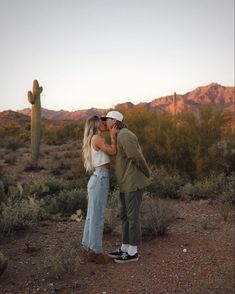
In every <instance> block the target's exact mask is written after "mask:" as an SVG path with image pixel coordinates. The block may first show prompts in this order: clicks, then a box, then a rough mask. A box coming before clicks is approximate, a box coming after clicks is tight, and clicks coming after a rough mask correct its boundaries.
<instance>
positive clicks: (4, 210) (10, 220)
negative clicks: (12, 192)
mask: <svg viewBox="0 0 235 294" xmlns="http://www.w3.org/2000/svg"><path fill="white" fill-rule="evenodd" d="M41 215H42V207H41V205H40V202H39V201H38V200H36V199H35V198H33V197H29V198H27V199H23V200H18V201H15V199H11V198H8V199H7V201H6V202H2V203H1V206H0V232H1V233H2V234H4V235H11V234H14V233H16V232H18V231H22V230H31V229H34V228H35V227H36V225H37V223H38V221H39V219H40V218H41Z"/></svg>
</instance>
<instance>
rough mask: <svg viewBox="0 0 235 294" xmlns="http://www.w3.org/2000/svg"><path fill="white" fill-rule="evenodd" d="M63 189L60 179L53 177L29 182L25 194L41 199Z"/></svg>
mask: <svg viewBox="0 0 235 294" xmlns="http://www.w3.org/2000/svg"><path fill="white" fill-rule="evenodd" d="M61 189H63V183H61V181H60V179H57V178H55V177H53V176H47V177H42V178H40V179H38V180H36V181H35V182H31V183H30V184H29V185H28V186H27V188H26V193H28V194H30V195H35V196H37V197H43V196H45V195H52V194H54V193H57V192H58V191H60V190H61Z"/></svg>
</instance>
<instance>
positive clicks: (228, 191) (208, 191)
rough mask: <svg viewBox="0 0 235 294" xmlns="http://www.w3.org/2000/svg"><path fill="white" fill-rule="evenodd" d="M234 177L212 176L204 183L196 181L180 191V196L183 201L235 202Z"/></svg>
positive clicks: (203, 181)
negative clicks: (219, 200)
mask: <svg viewBox="0 0 235 294" xmlns="http://www.w3.org/2000/svg"><path fill="white" fill-rule="evenodd" d="M234 184H235V177H234V175H231V176H226V175H225V174H220V175H211V176H209V177H207V178H205V179H204V180H202V181H196V182H195V183H194V184H192V183H186V184H185V185H184V186H183V187H181V188H180V189H179V191H178V196H179V197H181V198H183V199H191V200H199V199H211V200H218V199H221V200H222V199H224V201H226V202H229V203H233V202H234Z"/></svg>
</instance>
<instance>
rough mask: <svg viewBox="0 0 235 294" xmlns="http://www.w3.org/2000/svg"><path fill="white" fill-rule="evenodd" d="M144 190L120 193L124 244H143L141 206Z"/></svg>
mask: <svg viewBox="0 0 235 294" xmlns="http://www.w3.org/2000/svg"><path fill="white" fill-rule="evenodd" d="M142 196H143V190H137V191H133V192H128V193H120V200H121V220H122V243H123V244H129V245H133V246H137V245H139V244H140V243H141V237H142V235H141V223H140V215H139V212H140V205H141V202H142Z"/></svg>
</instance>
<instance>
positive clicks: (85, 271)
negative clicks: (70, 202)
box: [0, 201, 234, 294]
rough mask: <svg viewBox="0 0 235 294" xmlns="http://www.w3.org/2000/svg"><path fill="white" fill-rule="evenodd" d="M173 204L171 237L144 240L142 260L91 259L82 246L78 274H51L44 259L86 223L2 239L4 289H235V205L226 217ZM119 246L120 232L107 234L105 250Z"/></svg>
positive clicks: (104, 293)
mask: <svg viewBox="0 0 235 294" xmlns="http://www.w3.org/2000/svg"><path fill="white" fill-rule="evenodd" d="M173 202H174V203H173V204H174V206H175V208H176V210H177V214H178V215H177V220H176V221H175V223H174V224H173V225H171V227H170V229H169V232H168V234H167V235H166V236H162V237H158V238H156V239H154V240H148V241H146V240H145V241H143V243H142V245H141V246H140V247H139V253H140V255H141V256H140V259H139V261H138V262H132V263H128V264H115V263H114V262H113V261H110V263H108V264H107V265H97V264H94V263H86V262H84V260H83V258H82V252H81V250H78V252H77V254H78V255H79V256H80V257H81V258H80V262H79V265H78V269H77V270H76V272H75V273H70V274H69V273H67V274H65V275H63V276H61V277H55V276H54V277H52V276H51V274H50V272H49V271H48V270H47V267H46V265H45V257H47V256H48V255H51V254H52V252H54V253H56V252H58V251H59V250H60V249H61V248H63V246H65V244H66V242H68V241H69V240H70V239H71V238H76V240H78V243H79V242H80V240H81V236H82V230H83V225H84V222H83V221H82V222H80V223H79V222H71V221H69V219H65V218H63V219H60V220H59V221H58V220H57V221H54V222H52V221H50V222H49V221H48V222H42V223H41V224H40V226H39V228H38V230H37V231H35V232H33V233H31V234H30V235H20V236H15V237H14V238H13V237H12V238H3V239H1V240H0V250H1V251H2V252H3V253H4V254H5V255H6V256H7V257H8V259H9V265H8V268H7V270H6V271H5V272H4V273H3V275H2V276H1V277H0V293H14V294H17V293H20V294H21V293H30V294H31V293H97V294H98V293H100V294H109V293H114V294H115V293H117V294H118V293H157V294H161V293H179V294H184V293H195V294H196V293H200V294H204V293H218V294H224V293H234V210H233V207H230V208H226V209H227V210H228V211H227V214H228V219H227V221H224V219H223V217H222V214H224V213H225V211H223V212H221V207H220V208H219V207H217V206H216V205H214V204H210V203H208V202H207V201H198V202H183V201H173ZM223 209H225V208H223ZM27 242H28V244H30V246H29V247H28V250H27V246H26V243H27ZM119 245H120V237H119V236H117V235H116V236H113V235H111V234H105V235H104V251H105V252H108V251H109V250H113V249H116V248H117V247H118V246H119Z"/></svg>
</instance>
